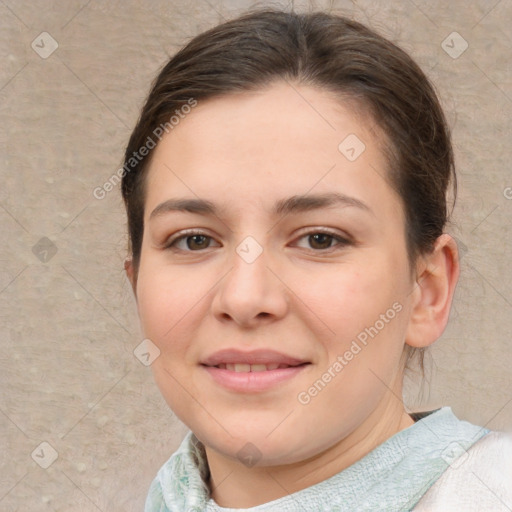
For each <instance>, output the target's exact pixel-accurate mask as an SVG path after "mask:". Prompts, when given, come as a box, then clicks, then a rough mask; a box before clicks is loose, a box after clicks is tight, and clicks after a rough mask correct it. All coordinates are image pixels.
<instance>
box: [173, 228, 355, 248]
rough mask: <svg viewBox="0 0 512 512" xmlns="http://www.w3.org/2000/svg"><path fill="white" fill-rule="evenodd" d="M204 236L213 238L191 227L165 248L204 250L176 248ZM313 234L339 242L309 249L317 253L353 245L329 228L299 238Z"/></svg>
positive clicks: (174, 238)
mask: <svg viewBox="0 0 512 512" xmlns="http://www.w3.org/2000/svg"><path fill="white" fill-rule="evenodd" d="M198 235H199V236H204V237H206V238H209V239H211V240H213V237H211V236H209V235H208V234H206V233H204V232H203V231H199V230H194V229H190V230H186V231H182V232H181V233H180V234H179V236H175V237H173V238H171V239H170V240H169V241H168V242H167V243H166V244H165V246H164V249H170V250H175V251H181V252H198V253H200V252H202V251H203V249H199V250H197V251H193V250H190V249H187V250H184V249H176V248H175V245H176V244H177V243H178V242H180V241H181V240H186V239H187V238H190V237H193V236H198ZM312 235H327V236H329V237H331V238H332V241H337V242H338V243H337V244H335V245H333V246H330V247H327V248H326V249H309V250H311V251H313V252H315V253H326V252H332V250H333V249H334V250H335V249H336V247H345V246H348V245H352V244H353V242H352V240H350V238H349V237H347V238H344V237H342V236H340V235H339V234H337V233H334V232H332V231H330V230H328V229H325V228H323V229H321V230H319V229H316V230H311V231H308V232H305V233H303V234H302V235H301V236H300V237H299V238H298V239H299V240H300V239H302V238H305V237H308V236H312ZM209 248H210V247H207V249H209Z"/></svg>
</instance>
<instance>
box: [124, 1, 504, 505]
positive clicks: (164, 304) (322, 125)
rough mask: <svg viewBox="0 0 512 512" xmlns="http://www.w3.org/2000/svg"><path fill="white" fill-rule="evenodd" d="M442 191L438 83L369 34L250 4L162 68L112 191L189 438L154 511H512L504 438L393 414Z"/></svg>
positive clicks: (443, 285) (449, 245)
mask: <svg viewBox="0 0 512 512" xmlns="http://www.w3.org/2000/svg"><path fill="white" fill-rule="evenodd" d="M455 183H456V182H455V173H454V164H453V153H452V147H451V142H450V136H449V132H448V128H447V125H446V121H445V118H444V115H443V113H442V110H441V108H440V106H439V102H438V100H437V98H436V95H435V93H434V91H433V88H432V86H431V85H430V83H429V81H428V80H427V78H426V77H425V75H424V74H423V73H422V71H421V70H420V69H419V67H418V66H417V65H416V64H415V63H414V62H413V61H412V60H411V58H410V57H409V56H408V55H407V54H405V53H404V52H403V51H402V50H401V49H399V48H398V47H396V46H395V45H394V44H392V43H391V42H389V41H387V40H386V39H384V38H382V37H381V36H379V35H377V34H375V33H374V32H372V31H371V30H369V29H368V28H366V27H364V26H363V25H360V24H358V23H355V22H353V21H350V20H348V19H345V18H343V17H339V16H334V15H328V14H324V13H313V14H308V15H299V14H294V13H285V12H281V11H278V10H263V11H255V12H252V13H248V14H246V15H243V16H241V17H240V18H238V19H235V20H232V21H229V22H227V23H224V24H222V25H219V26H217V27H215V28H213V29H211V30H209V31H207V32H205V33H203V34H200V35H199V36H197V37H196V38H194V39H193V40H192V41H190V42H189V43H188V44H187V45H186V46H185V47H184V48H183V49H182V50H181V51H180V52H178V53H177V54H176V55H175V56H174V57H173V58H171V60H170V61H169V62H168V64H167V65H166V66H165V67H164V68H163V70H162V71H161V73H160V75H159V76H158V78H157V79H156V81H155V83H154V85H153V88H152V90H151V93H150V95H149V97H148V99H147V102H146V104H145V105H144V107H143V109H142V113H141V116H140V119H139V121H138V123H137V126H136V127H135V129H134V131H133V133H132V135H131V138H130V141H129V144H128V147H127V150H126V154H125V165H124V172H123V183H122V191H123V198H124V201H125V205H126V208H127V214H128V227H129V234H130V253H131V255H130V258H129V259H128V260H127V262H126V265H125V268H126V271H127V274H128V276H129V279H130V281H131V283H132V286H133V290H134V294H135V297H136V300H137V307H138V311H139V316H140V321H141V325H142V328H143V331H144V334H145V336H146V337H147V338H148V341H147V343H148V344H150V346H151V348H152V349H153V353H156V354H157V355H158V357H156V359H155V360H154V362H153V363H152V369H153V372H154V376H155V379H156V382H157V384H158V386H159V388H160V390H161V392H162V394H163V396H164V397H165V399H166V401H167V402H168V404H169V406H170V407H171V409H172V410H173V411H174V413H175V414H176V415H177V416H178V417H179V418H180V419H181V420H182V421H183V422H184V423H185V424H186V425H187V426H188V427H189V428H190V430H191V432H190V433H189V434H188V435H187V437H186V438H185V439H184V441H183V443H182V445H181V447H180V448H179V450H178V451H177V452H176V453H175V454H174V455H173V456H172V457H171V458H170V459H169V460H168V462H167V463H166V464H165V465H164V466H163V467H162V468H161V470H160V471H159V473H158V475H157V478H156V479H155V480H154V482H153V484H152V486H151V489H150V492H149V495H148V498H147V502H146V511H147V512H153V511H160V512H163V511H192V510H198V511H199V510H207V511H215V510H217V511H218V510H255V511H256V510H258V511H270V510H278V511H292V510H293V511H295V510H322V511H325V510H339V511H341V510H343V511H344V510H347V511H349V510H350V511H354V510H358V511H360V510H412V509H414V510H501V509H500V507H509V508H510V507H512V494H511V488H512V440H511V435H510V434H507V433H500V432H491V431H490V430H489V429H486V428H483V427H479V426H476V425H472V424H470V423H468V422H465V421H461V420H459V419H458V418H456V417H455V415H454V414H453V412H452V411H451V409H450V407H443V408H441V409H438V410H436V411H427V412H425V413H423V414H418V415H414V414H408V413H407V411H406V410H405V408H404V404H403V400H402V381H403V374H404V370H405V368H406V366H407V365H408V364H409V363H410V362H411V360H412V359H413V358H414V356H417V357H418V358H419V364H420V366H421V367H422V356H423V351H424V350H425V348H426V347H428V346H429V345H430V344H432V343H433V342H434V341H435V340H436V339H438V338H439V337H440V335H441V334H442V332H443V330H444V328H445V326H446V323H447V320H448V316H449V312H450V307H451V302H452V297H453V293H454V289H455V286H456V283H457V279H458V275H459V264H458V256H457V246H456V243H455V241H454V239H453V238H452V237H451V236H449V235H448V234H446V233H444V232H443V229H444V227H445V224H446V221H447V209H448V208H447V200H446V195H447V191H448V188H449V186H450V184H452V186H454V187H455ZM475 476H476V477H475ZM503 510H507V508H503Z"/></svg>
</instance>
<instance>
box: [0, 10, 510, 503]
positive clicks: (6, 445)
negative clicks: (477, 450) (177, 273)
mask: <svg viewBox="0 0 512 512" xmlns="http://www.w3.org/2000/svg"><path fill="white" fill-rule="evenodd" d="M261 4H264V2H261ZM275 4H279V2H275ZM291 4H292V3H291V2H290V6H291ZM250 5H254V3H253V2H249V1H246V0H243V1H234V0H208V1H207V0H173V1H164V0H159V1H152V2H151V1H149V0H148V1H140V2H136V1H120V0H118V1H115V0H109V1H101V0H92V1H88V2H87V1H83V0H82V1H78V0H72V1H64V0H62V1H60V2H59V1H49V0H47V1H38V2H32V1H22V0H19V1H16V0H0V26H1V28H0V38H1V40H0V59H1V62H2V65H1V66H0V108H1V112H2V118H1V119H2V122H1V125H0V143H1V173H2V174H1V187H0V222H1V234H2V238H1V239H2V244H1V246H0V262H1V265H0V315H1V324H0V339H1V345H0V354H1V355H0V389H1V396H0V429H1V446H0V466H1V470H0V471H1V477H0V509H1V510H2V511H6V512H8V511H9V512H10V511H16V510H23V511H26V510H30V511H39V510H45V511H46V510H58V511H69V510H73V511H87V512H89V511H91V512H92V511H98V510H99V511H104V512H106V511H109V512H111V511H112V512H121V511H123V512H131V511H133V512H135V511H141V510H142V509H143V503H144V499H145V496H146V492H147V489H148V486H149V484H150V482H151V480H152V479H153V477H154V475H155V474H156V471H157V470H158V468H159V467H160V466H161V464H163V462H164V461H165V460H167V458H168V457H169V456H170V455H171V453H172V452H173V451H174V450H175V449H176V448H177V446H178V444H179V443H180V441H181V439H182V437H183V435H184V433H185V432H186V429H185V427H184V426H183V425H181V424H180V423H179V421H177V420H176V418H175V417H174V415H173V414H172V413H171V412H170V410H169V409H168V408H167V406H166V404H165V403H164V401H163V399H162V398H161V396H160V395H159V392H158V391H157V389H156V386H155V385H154V383H153V380H152V376H151V372H150V369H149V368H146V367H145V366H144V365H142V364H141V363H140V362H139V360H138V359H136V358H135V357H134V354H133V350H134V349H135V347H137V345H138V344H139V343H140V342H141V340H142V337H141V333H140V330H139V327H138V319H137V315H136V310H135V307H134V301H133V299H132V296H131V289H130V287H129V284H128V282H127V280H126V278H125V276H124V274H123V265H122V264H123V258H124V256H125V250H126V249H125V248H126V235H125V218H124V211H123V209H122V203H121V199H120V193H119V187H117V188H116V189H115V190H113V191H112V192H110V193H109V194H108V195H107V197H106V198H105V199H103V200H98V199H95V198H94V197H93V193H92V192H93V190H94V188H95V187H98V186H101V185H102V184H103V183H104V182H105V181H106V180H107V179H108V178H109V177H110V176H111V175H112V174H113V173H114V172H115V171H116V170H117V168H118V167H119V164H120V162H121V158H122V152H123V150H124V146H125V144H126V142H127V138H128V136H129V133H130V131H131V129H132V127H133V125H134V123H135V121H136V118H137V115H138V112H139V108H140V106H141V103H142V101H143V99H144V97H145V95H146V93H147V91H148V87H149V84H150V81H151V80H152V79H153V77H154V76H155V73H156V72H157V70H158V69H159V67H160V66H161V65H163V63H164V62H165V61H166V59H167V58H168V55H170V54H172V53H174V52H175V51H176V50H177V49H178V48H179V46H180V45H182V44H184V43H185V42H186V41H188V40H189V39H190V38H191V37H192V36H194V35H195V34H197V33H198V32H200V31H202V30H204V29H206V28H209V27H211V26H213V25H215V24H217V23H218V22H220V21H222V20H224V19H227V18H230V17H232V16H234V15H236V14H237V13H238V12H239V11H241V10H243V9H244V8H245V7H248V6H250ZM281 5H287V2H282V4H281ZM330 7H332V10H333V11H335V12H338V13H342V14H346V15H348V16H349V17H353V18H355V19H357V20H359V21H362V22H365V23H367V24H369V25H370V26H371V27H373V28H375V29H377V30H379V31H380V32H382V33H383V34H384V35H386V36H388V37H390V38H392V39H393V40H394V41H396V42H398V43H399V44H400V45H401V46H402V47H404V48H405V49H406V50H407V51H409V52H410V53H411V54H412V55H413V57H414V58H416V59H417V61H418V62H419V63H420V65H421V66H422V67H423V69H424V70H425V71H426V72H427V74H428V75H429V76H430V77H432V79H433V80H434V82H435V84H436V86H437V88H438V90H439V93H440V95H441V97H442V101H443V104H444V106H445V108H446V110H447V114H448V117H449V120H450V125H451V127H452V129H453V136H454V144H455V148H456V158H457V165H458V173H459V180H460V195H459V201H458V205H457V208H456V211H455V223H454V224H453V225H452V226H451V227H450V232H451V233H452V234H454V235H455V236H456V237H457V238H458V239H459V241H460V242H461V243H462V244H463V245H462V247H463V251H462V278H461V282H460V284H459V287H458V289H457V294H456V306H455V308H454V309H453V312H452V318H451V323H450V326H449V327H448V329H447V331H446V332H445V334H444V335H443V337H442V339H441V340H439V341H438V342H437V343H436V345H435V346H434V347H433V349H432V357H433V361H434V364H433V367H432V372H431V373H432V377H431V383H430V389H428V385H427V386H426V388H425V391H424V397H423V402H421V401H420V396H419V395H418V389H417V385H416V384H415V382H414V380H409V381H408V384H407V389H406V392H405V396H406V403H407V405H408V407H409V409H410V410H423V409H431V408H434V407H439V406H441V405H450V406H451V407H452V409H453V410H454V412H455V413H456V414H457V415H458V416H459V417H460V418H462V419H466V420H468V421H471V422H473V423H477V424H480V425H486V426H488V427H489V428H493V429H511V428H512V383H511V374H510V371H511V367H512V347H511V340H512V336H511V334H512V269H511V265H510V262H511V248H512V229H511V219H512V199H510V198H512V189H511V188H508V187H512V172H511V161H512V149H511V147H512V144H511V135H512V130H511V125H512V121H511V120H512V58H511V50H512V48H511V47H512V33H511V29H510V27H511V26H512V1H510V0H501V1H495V0H492V1H484V0H480V1H476V2H469V1H452V2H445V1H444V0H439V1H436V2H427V1H424V0H416V1H415V2H413V1H387V0H386V1H354V2H350V1H341V0H340V1H337V2H333V3H332V6H331V2H316V3H313V2H311V3H307V2H295V3H294V8H295V9H296V10H303V9H307V8H312V9H314V8H330ZM453 31H456V32H458V33H459V34H460V35H461V36H462V37H463V38H464V40H465V41H467V43H468V45H469V46H468V48H467V50H466V51H465V52H464V53H462V55H460V56H458V58H453V56H450V55H449V54H448V53H446V52H445V51H444V50H443V48H442V46H441V44H442V42H443V40H445V39H446V38H447V37H448V36H449V35H450V34H451V33H452V32H453ZM42 32H47V33H48V34H50V36H51V37H52V38H53V39H54V40H55V41H56V42H57V44H58V48H57V49H56V51H55V52H54V53H52V54H51V55H50V56H48V57H47V58H42V57H41V56H40V54H43V56H46V55H44V53H43V52H48V51H49V50H50V49H51V40H50V39H49V37H50V36H47V35H43V36H40V34H41V33H42ZM451 37H452V39H453V36H451ZM41 40H42V41H41ZM450 41H451V40H450V39H448V42H449V44H451V42H450ZM33 42H34V47H35V49H37V50H38V52H39V53H37V52H36V51H35V50H34V49H33V48H32V47H31V45H32V43H33ZM461 43H463V41H462V40H459V39H455V40H454V43H453V46H454V50H452V53H453V52H454V51H456V50H460V49H461V48H462V46H461ZM506 196H508V197H509V199H507V197H506ZM45 237H46V239H45ZM55 251H56V252H55ZM43 442H46V443H49V445H46V444H43V445H41V446H40V444H41V443H43ZM52 450H55V453H54V452H53V451H52ZM31 454H33V456H32V457H31ZM52 454H58V458H57V459H56V460H55V461H54V462H53V463H52V464H51V465H50V466H49V467H48V468H47V469H44V468H42V467H40V466H41V465H43V466H44V465H47V464H49V463H50V462H51V461H52Z"/></svg>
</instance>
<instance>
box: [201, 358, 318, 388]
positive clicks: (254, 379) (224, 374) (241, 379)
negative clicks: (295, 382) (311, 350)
mask: <svg viewBox="0 0 512 512" xmlns="http://www.w3.org/2000/svg"><path fill="white" fill-rule="evenodd" d="M307 366H309V364H304V365H300V366H290V367H289V368H278V369H276V370H265V371H263V372H234V371H232V370H225V369H222V368H216V367H215V366H203V368H204V369H205V370H206V371H207V372H208V373H209V374H210V375H211V377H212V378H213V380H215V382H217V383H218V384H220V385H221V386H224V387H225V388H227V389H230V390H232V391H237V392H240V393H257V392H261V391H266V390H268V389H272V388H273V387H275V386H276V385H277V384H280V383H281V382H285V381H287V380H290V379H292V378H293V377H296V376H297V375H298V374H299V373H301V372H302V371H304V369H305V368H306V367H307Z"/></svg>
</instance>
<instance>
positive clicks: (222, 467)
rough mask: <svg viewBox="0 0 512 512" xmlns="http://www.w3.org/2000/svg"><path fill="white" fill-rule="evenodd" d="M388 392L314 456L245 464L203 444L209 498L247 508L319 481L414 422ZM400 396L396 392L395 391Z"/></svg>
mask: <svg viewBox="0 0 512 512" xmlns="http://www.w3.org/2000/svg"><path fill="white" fill-rule="evenodd" d="M388 395H390V396H389V397H388V398H387V400H386V401H385V403H381V404H379V407H377V408H376V409H375V410H374V411H373V412H372V413H371V414H370V415H369V416H368V417H367V418H365V419H364V421H363V422H362V423H361V424H360V425H359V426H358V427H357V428H356V429H355V430H354V431H353V432H351V433H350V434H349V435H348V436H346V437H344V438H343V439H340V440H339V441H338V442H337V443H336V444H335V445H334V446H331V447H330V448H328V449H327V450H325V451H324V452H322V453H319V454H317V455H315V456H314V457H312V458H310V459H307V460H304V461H300V462H297V463H294V464H287V465H282V466H267V467H253V468H248V467H246V466H244V465H243V464H240V463H239V462H238V461H233V459H230V458H227V457H224V456H223V455H222V454H219V453H218V452H215V451H213V450H212V449H210V448H208V447H206V455H207V458H208V465H209V467H210V480H209V486H210V489H211V497H212V498H213V499H214V500H215V502H216V503H217V504H218V505H219V506H221V507H228V508H229V507H231V508H250V507H255V506H258V505H261V504H264V503H268V502H270V501H273V500H277V499H279V498H282V497H283V496H287V495H288V494H292V493H294V492H298V491H300V490H303V489H306V488H307V487H310V486H312V485H315V484H317V483H319V482H322V481H324V480H326V479H328V478H330V477H332V476H334V475H336V474H337V473H339V472H341V471H343V470H344V469H346V468H347V467H349V466H350V465H352V464H354V463H355V462H357V461H358V460H359V459H361V458H362V457H364V456H365V455H367V454H368V453H369V452H371V451H372V450H373V449H374V448H376V447H377V446H378V445H380V444H382V443H383V442H384V441H386V440H387V439H389V438H390V437H392V436H393V435H394V434H396V433H397V432H399V431H401V430H403V429H405V428H408V427H410V426H411V425H413V424H414V421H413V419H412V418H411V417H410V416H409V415H408V414H407V413H406V411H405V410H404V407H403V404H402V403H400V402H399V401H398V400H396V397H395V396H392V394H391V393H390V394H388ZM399 396H400V395H399Z"/></svg>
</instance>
